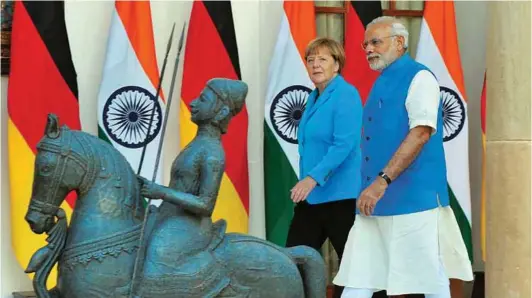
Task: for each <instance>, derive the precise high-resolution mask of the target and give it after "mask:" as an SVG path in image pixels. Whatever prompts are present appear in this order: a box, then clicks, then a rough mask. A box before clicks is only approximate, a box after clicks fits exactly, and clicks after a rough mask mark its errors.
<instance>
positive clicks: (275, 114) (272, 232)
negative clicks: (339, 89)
mask: <svg viewBox="0 0 532 298" xmlns="http://www.w3.org/2000/svg"><path fill="white" fill-rule="evenodd" d="M283 6H284V14H283V16H282V19H281V27H280V30H279V36H278V37H277V43H276V45H275V50H274V56H273V58H272V60H271V63H270V68H269V72H268V87H267V88H268V89H267V93H266V100H265V111H264V119H265V121H264V179H265V181H264V185H265V206H266V238H267V239H268V240H269V241H272V242H274V243H276V244H278V245H282V246H284V245H285V243H286V237H287V235H288V228H289V225H290V220H291V219H292V214H293V203H292V201H291V200H290V189H291V188H292V187H293V186H294V185H295V184H296V183H297V181H298V174H299V155H298V149H297V127H298V125H299V120H300V119H301V115H302V114H303V111H304V109H305V104H306V101H307V97H308V95H309V94H310V92H311V91H312V89H313V88H314V85H313V83H312V81H311V80H310V78H309V76H308V74H307V71H306V68H305V59H304V57H305V56H304V55H305V47H306V46H307V44H308V43H309V42H310V41H311V40H312V39H314V38H315V37H316V27H315V21H316V19H315V15H314V3H313V2H311V1H304V2H303V1H301V2H300V1H286V2H284V5H283Z"/></svg>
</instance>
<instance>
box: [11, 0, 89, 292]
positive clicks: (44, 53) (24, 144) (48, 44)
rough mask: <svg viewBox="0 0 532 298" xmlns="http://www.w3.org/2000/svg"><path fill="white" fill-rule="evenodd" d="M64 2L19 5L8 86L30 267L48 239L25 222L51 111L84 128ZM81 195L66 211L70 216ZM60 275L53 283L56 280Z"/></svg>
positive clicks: (16, 210)
mask: <svg viewBox="0 0 532 298" xmlns="http://www.w3.org/2000/svg"><path fill="white" fill-rule="evenodd" d="M64 14H65V11H64V3H63V2H62V1H58V2H55V1H54V2H52V1H16V3H15V10H14V15H13V31H12V40H11V72H10V78H9V83H8V95H7V96H8V98H7V109H8V114H9V119H8V156H9V180H10V196H11V227H12V230H11V235H12V243H13V249H14V251H15V255H16V258H17V260H18V261H19V263H20V265H21V266H22V267H23V268H25V267H26V266H27V265H28V262H29V260H30V258H31V256H32V255H33V253H34V252H35V251H36V250H37V249H39V248H40V247H42V246H44V245H46V242H45V235H36V234H34V233H33V232H32V231H31V230H30V228H29V226H28V224H27V223H26V222H25V220H24V216H25V213H26V211H27V209H28V205H29V202H30V197H31V191H32V181H33V167H34V162H35V154H36V152H37V150H36V145H37V143H38V142H39V140H40V139H41V137H42V136H43V134H44V128H45V126H46V119H47V115H48V113H54V114H56V115H57V116H58V117H59V119H60V120H61V123H62V124H66V125H68V126H69V127H70V128H71V129H80V128H81V124H80V119H79V108H78V98H77V97H78V87H77V82H76V71H75V69H74V65H73V63H72V58H71V53H70V48H69V43H68V36H67V31H66V26H65V19H64ZM74 202H75V197H74V196H73V195H71V196H69V197H68V198H67V200H66V201H65V203H64V204H63V206H62V208H63V209H65V211H66V212H67V215H68V217H69V218H70V214H71V212H72V209H73V207H74ZM55 276H56V275H55V271H53V272H52V275H51V276H50V278H49V279H48V280H49V281H50V282H52V283H53V282H55V280H56V278H55Z"/></svg>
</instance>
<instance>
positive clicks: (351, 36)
mask: <svg viewBox="0 0 532 298" xmlns="http://www.w3.org/2000/svg"><path fill="white" fill-rule="evenodd" d="M380 16H382V7H381V1H350V3H349V4H348V5H347V16H346V26H345V56H346V60H345V67H344V70H343V72H342V75H343V76H344V78H345V80H346V81H347V82H349V83H351V84H353V85H354V86H355V87H356V88H357V89H358V92H359V93H360V98H362V102H363V103H365V102H366V99H367V97H368V94H369V91H370V90H371V87H372V86H373V82H375V80H376V79H377V76H378V75H379V73H378V72H377V71H374V70H371V69H370V68H369V64H368V61H367V60H366V53H364V50H363V49H362V42H363V41H364V32H365V31H366V26H367V25H368V24H369V23H370V22H371V21H372V20H373V19H375V18H378V17H380Z"/></svg>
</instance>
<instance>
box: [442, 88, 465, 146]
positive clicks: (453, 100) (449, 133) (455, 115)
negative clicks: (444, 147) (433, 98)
mask: <svg viewBox="0 0 532 298" xmlns="http://www.w3.org/2000/svg"><path fill="white" fill-rule="evenodd" d="M440 97H441V100H442V105H443V109H442V110H443V111H442V112H443V141H444V142H447V141H450V140H452V139H454V138H455V137H456V136H457V135H458V134H459V133H460V131H461V130H462V128H463V127H464V124H465V120H466V111H465V106H464V103H463V102H462V99H461V98H460V97H459V96H458V94H457V93H456V92H454V90H452V89H449V88H447V87H440Z"/></svg>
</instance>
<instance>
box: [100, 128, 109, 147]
mask: <svg viewBox="0 0 532 298" xmlns="http://www.w3.org/2000/svg"><path fill="white" fill-rule="evenodd" d="M98 138H100V139H102V140H104V141H106V142H107V143H109V144H111V141H110V140H109V138H108V137H107V135H106V134H105V132H104V131H103V130H102V128H101V126H100V125H98Z"/></svg>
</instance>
